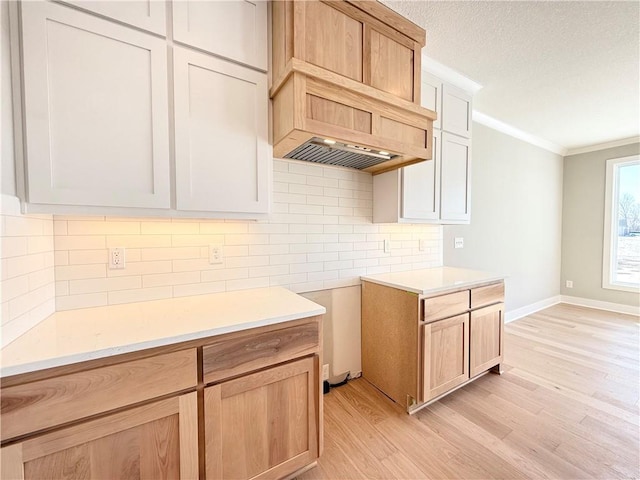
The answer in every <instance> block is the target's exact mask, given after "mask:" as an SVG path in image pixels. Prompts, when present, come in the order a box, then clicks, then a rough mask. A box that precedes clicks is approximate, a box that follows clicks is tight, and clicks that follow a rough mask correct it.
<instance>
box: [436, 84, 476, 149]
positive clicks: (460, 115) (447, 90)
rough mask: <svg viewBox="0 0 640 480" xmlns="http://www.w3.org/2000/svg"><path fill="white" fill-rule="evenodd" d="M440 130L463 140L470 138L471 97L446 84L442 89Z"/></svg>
mask: <svg viewBox="0 0 640 480" xmlns="http://www.w3.org/2000/svg"><path fill="white" fill-rule="evenodd" d="M442 129H443V130H446V131H447V132H451V133H455V134H456V135H460V136H462V137H465V138H469V137H470V136H471V96H470V95H468V94H467V93H465V92H464V91H463V90H460V89H459V88H456V87H452V86H451V85H446V84H445V85H443V87H442Z"/></svg>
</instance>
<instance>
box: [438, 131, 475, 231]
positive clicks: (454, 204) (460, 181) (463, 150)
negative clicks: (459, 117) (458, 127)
mask: <svg viewBox="0 0 640 480" xmlns="http://www.w3.org/2000/svg"><path fill="white" fill-rule="evenodd" d="M441 148H442V150H441V153H440V157H441V158H440V219H441V220H442V221H443V223H447V222H452V223H465V222H467V223H468V222H469V219H470V218H471V141H470V140H469V139H468V138H462V137H459V136H457V135H452V134H450V133H447V132H442V139H441Z"/></svg>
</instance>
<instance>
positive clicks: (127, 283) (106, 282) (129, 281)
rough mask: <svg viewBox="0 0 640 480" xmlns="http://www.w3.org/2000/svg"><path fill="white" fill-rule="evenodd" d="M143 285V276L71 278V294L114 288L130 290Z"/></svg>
mask: <svg viewBox="0 0 640 480" xmlns="http://www.w3.org/2000/svg"><path fill="white" fill-rule="evenodd" d="M141 287H142V277H141V276H139V275H136V276H131V277H111V278H90V279H83V280H69V287H68V288H69V294H70V295H79V294H82V293H96V292H110V291H114V290H128V289H132V288H141Z"/></svg>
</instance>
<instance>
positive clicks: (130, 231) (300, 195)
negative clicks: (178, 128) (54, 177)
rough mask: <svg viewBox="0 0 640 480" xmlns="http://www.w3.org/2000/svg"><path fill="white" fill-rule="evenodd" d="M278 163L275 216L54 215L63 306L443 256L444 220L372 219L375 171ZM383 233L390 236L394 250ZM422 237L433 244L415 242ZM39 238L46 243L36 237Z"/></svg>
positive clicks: (312, 286)
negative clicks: (219, 256) (117, 258)
mask: <svg viewBox="0 0 640 480" xmlns="http://www.w3.org/2000/svg"><path fill="white" fill-rule="evenodd" d="M273 166H274V167H273V169H274V172H273V180H274V183H273V186H274V188H273V204H272V213H271V214H270V216H269V220H268V221H259V222H251V221H237V220H197V221H194V220H191V219H150V218H138V219H124V218H112V217H107V218H104V217H86V218H81V217H73V216H64V217H63V216H56V217H54V221H53V222H50V223H51V228H55V232H56V235H55V250H56V252H55V265H56V272H59V274H60V275H59V276H58V278H56V284H55V287H56V295H57V305H58V308H59V309H68V308H81V307H86V306H93V305H98V304H99V305H105V304H107V303H123V302H128V301H144V300H151V299H155V298H169V297H171V296H174V297H178V296H185V295H199V294H204V293H212V292H220V291H229V290H241V289H247V288H258V287H266V286H270V285H284V286H286V287H287V288H290V289H291V290H293V291H295V292H305V291H311V290H318V289H323V288H338V287H342V286H350V285H357V284H358V283H359V276H360V275H362V274H365V273H368V274H371V273H374V272H388V271H390V270H391V267H394V268H395V269H398V270H402V269H404V270H406V269H412V268H418V267H417V266H418V265H420V266H424V265H428V266H438V265H440V264H441V263H440V262H441V248H442V245H441V244H442V239H441V237H442V227H440V226H437V225H434V226H429V225H378V224H373V223H372V221H371V220H372V208H373V200H372V198H373V179H372V176H371V175H370V174H367V173H363V172H358V171H356V170H351V169H344V168H340V167H332V166H324V165H315V164H310V163H305V162H298V161H295V160H282V159H274V162H273ZM124 223H126V225H123V224H124ZM11 228H12V229H13V231H14V232H17V233H20V232H24V231H35V230H38V229H39V231H44V228H45V227H43V225H39V226H35V227H34V226H32V227H25V226H24V225H20V224H16V225H13V226H11ZM31 229H34V230H31ZM384 239H390V240H392V248H393V250H392V253H391V254H388V253H384V251H383V242H382V241H383V240H384ZM421 239H425V240H427V250H426V251H419V250H418V240H421ZM3 240H4V239H3ZM212 244H215V245H221V246H222V252H223V262H222V264H213V265H212V264H210V263H209V245H212ZM3 245H4V243H3ZM12 245H13V247H10V249H9V251H13V252H15V253H21V252H22V250H21V249H22V248H23V247H22V244H21V243H20V242H15V243H13V244H12ZM32 245H43V247H42V248H44V243H42V242H41V241H39V240H32ZM111 247H124V248H126V249H127V257H126V258H127V263H126V268H125V269H123V270H108V269H107V266H106V262H107V258H106V257H107V249H108V248H111ZM7 260H8V259H7ZM32 262H35V260H32ZM39 262H40V263H39V264H38V265H40V266H41V264H42V263H44V260H43V259H40V260H39ZM32 267H33V268H36V266H35V265H33V264H32ZM93 267H101V268H97V269H92V268H93ZM36 270H37V268H36ZM83 281H85V286H84V287H82V286H81V282H83ZM118 282H120V283H118ZM127 282H129V283H127ZM125 285H126V287H125ZM100 289H101V290H100Z"/></svg>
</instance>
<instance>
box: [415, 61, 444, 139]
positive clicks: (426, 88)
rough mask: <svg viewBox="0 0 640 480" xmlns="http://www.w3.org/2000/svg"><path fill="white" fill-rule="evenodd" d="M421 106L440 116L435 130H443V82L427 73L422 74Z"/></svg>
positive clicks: (434, 126)
mask: <svg viewBox="0 0 640 480" xmlns="http://www.w3.org/2000/svg"><path fill="white" fill-rule="evenodd" d="M420 105H421V106H423V107H424V108H428V109H429V110H433V111H434V112H436V113H437V114H438V118H437V119H436V121H435V122H433V128H434V129H436V128H437V129H440V128H441V121H440V117H441V116H442V81H441V80H440V79H439V78H438V77H435V76H433V75H431V74H429V73H427V72H425V71H423V72H422V85H421V86H420Z"/></svg>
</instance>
